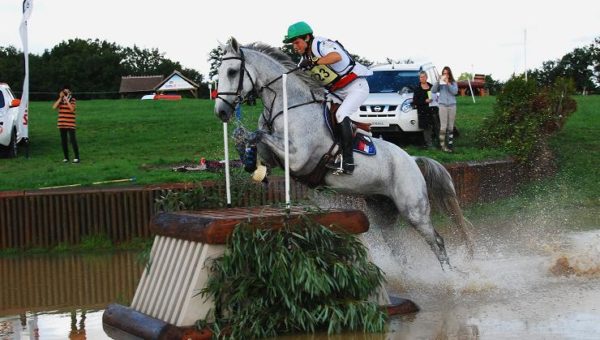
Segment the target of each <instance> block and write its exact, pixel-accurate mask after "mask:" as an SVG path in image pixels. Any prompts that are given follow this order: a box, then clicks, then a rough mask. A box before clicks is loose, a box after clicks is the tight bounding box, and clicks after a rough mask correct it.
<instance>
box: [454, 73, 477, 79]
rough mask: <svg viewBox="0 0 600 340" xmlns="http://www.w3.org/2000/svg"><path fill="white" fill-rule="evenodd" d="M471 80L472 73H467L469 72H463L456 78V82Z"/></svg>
mask: <svg viewBox="0 0 600 340" xmlns="http://www.w3.org/2000/svg"><path fill="white" fill-rule="evenodd" d="M467 79H469V80H471V79H473V73H469V72H463V73H461V74H460V76H458V79H457V80H467Z"/></svg>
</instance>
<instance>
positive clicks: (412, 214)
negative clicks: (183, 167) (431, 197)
mask: <svg viewBox="0 0 600 340" xmlns="http://www.w3.org/2000/svg"><path fill="white" fill-rule="evenodd" d="M400 214H401V215H402V216H403V217H404V218H405V219H406V220H407V221H408V223H409V224H410V225H411V226H412V227H413V228H415V230H416V231H417V232H418V233H419V234H420V235H421V236H422V237H423V239H425V242H427V244H429V247H430V248H431V250H432V251H433V253H434V254H435V256H436V257H437V259H438V261H440V265H441V266H442V269H444V270H446V269H452V267H451V266H450V259H449V258H448V254H447V253H446V246H445V245H444V239H443V238H442V237H441V236H440V234H438V232H437V231H435V229H434V228H433V224H432V223H431V219H430V217H429V202H427V203H422V204H419V205H418V206H415V207H412V208H405V209H404V210H400Z"/></svg>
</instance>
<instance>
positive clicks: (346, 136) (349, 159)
mask: <svg viewBox="0 0 600 340" xmlns="http://www.w3.org/2000/svg"><path fill="white" fill-rule="evenodd" d="M338 127H339V128H340V132H341V133H340V135H341V141H340V146H341V147H342V159H343V161H342V165H341V166H340V163H339V162H335V163H332V164H327V167H328V168H331V169H336V170H341V171H338V173H339V172H342V173H344V174H347V175H352V172H353V171H354V151H353V150H352V122H351V121H350V118H349V117H345V118H344V120H342V122H341V123H340V124H338Z"/></svg>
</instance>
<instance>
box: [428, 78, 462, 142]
mask: <svg viewBox="0 0 600 340" xmlns="http://www.w3.org/2000/svg"><path fill="white" fill-rule="evenodd" d="M431 91H432V92H434V93H439V98H438V103H439V116H440V146H441V148H442V150H443V151H445V152H453V151H454V121H455V119H456V97H455V96H456V94H457V93H458V85H457V84H456V80H455V79H454V76H453V75H452V70H450V67H448V66H445V67H444V68H443V69H442V76H441V77H440V80H439V81H438V82H436V83H435V84H433V88H432V90H431ZM446 138H447V141H446Z"/></svg>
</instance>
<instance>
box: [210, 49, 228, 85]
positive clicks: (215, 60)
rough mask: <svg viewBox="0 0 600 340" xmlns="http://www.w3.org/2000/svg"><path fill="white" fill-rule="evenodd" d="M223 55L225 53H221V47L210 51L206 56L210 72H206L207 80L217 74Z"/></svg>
mask: <svg viewBox="0 0 600 340" xmlns="http://www.w3.org/2000/svg"><path fill="white" fill-rule="evenodd" d="M224 54H225V51H223V48H222V47H221V45H219V46H217V47H215V48H213V49H212V50H210V53H209V54H208V62H209V63H210V71H209V72H208V79H209V80H210V79H212V78H213V77H214V76H216V75H217V73H218V72H219V66H221V58H223V55H224Z"/></svg>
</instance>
